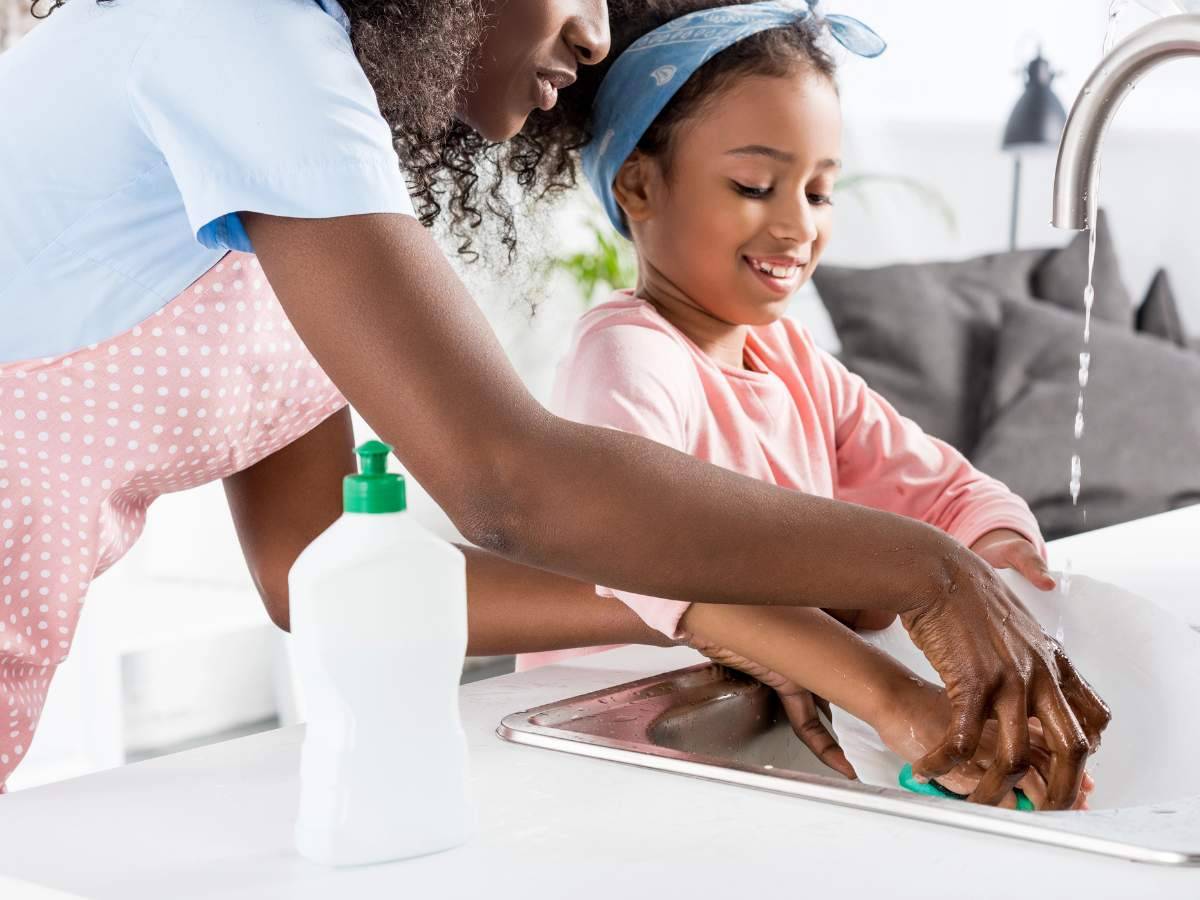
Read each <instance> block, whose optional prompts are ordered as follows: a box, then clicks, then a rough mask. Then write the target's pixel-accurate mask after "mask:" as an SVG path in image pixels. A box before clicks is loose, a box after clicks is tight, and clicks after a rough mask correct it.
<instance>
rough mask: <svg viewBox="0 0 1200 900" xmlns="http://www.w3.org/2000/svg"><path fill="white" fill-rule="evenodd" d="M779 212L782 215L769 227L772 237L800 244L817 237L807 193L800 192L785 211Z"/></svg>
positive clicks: (814, 217)
mask: <svg viewBox="0 0 1200 900" xmlns="http://www.w3.org/2000/svg"><path fill="white" fill-rule="evenodd" d="M781 212H783V213H784V215H782V216H780V217H779V218H778V219H777V220H776V222H775V224H773V225H772V226H771V227H770V229H769V231H770V232H771V236H772V237H773V238H776V239H777V240H781V241H792V242H794V243H797V244H801V245H807V244H811V243H812V242H813V241H815V240H816V239H817V220H816V216H814V215H813V208H812V204H811V203H810V202H809V201H808V195H807V194H802V195H801V196H800V197H798V198H797V199H796V200H795V201H794V202H791V203H789V204H788V209H787V210H786V211H783V210H781Z"/></svg>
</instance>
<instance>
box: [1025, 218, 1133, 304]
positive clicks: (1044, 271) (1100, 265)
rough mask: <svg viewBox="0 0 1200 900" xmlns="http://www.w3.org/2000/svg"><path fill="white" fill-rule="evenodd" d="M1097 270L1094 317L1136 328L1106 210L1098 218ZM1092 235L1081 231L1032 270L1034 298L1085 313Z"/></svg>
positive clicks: (1094, 279)
mask: <svg viewBox="0 0 1200 900" xmlns="http://www.w3.org/2000/svg"><path fill="white" fill-rule="evenodd" d="M1096 219H1097V221H1098V223H1099V230H1098V231H1097V232H1096V267H1095V270H1094V272H1093V275H1092V289H1093V290H1094V291H1095V300H1094V302H1093V305H1092V317H1093V318H1094V319H1098V320H1100V321H1102V322H1112V323H1114V324H1116V325H1124V326H1125V327H1126V328H1132V327H1133V298H1132V296H1131V295H1130V293H1129V289H1128V288H1126V287H1125V282H1124V281H1122V279H1121V267H1120V265H1118V263H1117V251H1116V248H1115V246H1114V245H1113V239H1112V232H1111V231H1110V230H1109V225H1108V216H1107V215H1106V214H1105V212H1104V210H1100V214H1099V215H1098V216H1097V217H1096ZM1088 235H1089V233H1088V232H1086V231H1081V232H1079V234H1077V235H1076V236H1075V238H1074V239H1073V240H1072V241H1071V242H1070V243H1069V244H1067V246H1065V247H1063V248H1062V249H1061V250H1055V251H1053V252H1052V253H1049V254H1047V255H1046V257H1045V259H1044V260H1042V262H1041V263H1040V264H1039V265H1038V266H1037V267H1036V268H1035V269H1034V270H1033V277H1032V288H1033V296H1035V297H1037V298H1038V299H1039V300H1044V301H1046V302H1048V303H1052V304H1054V305H1055V306H1058V307H1061V308H1063V309H1066V310H1074V311H1075V312H1078V313H1082V312H1083V309H1084V306H1083V291H1084V288H1085V287H1086V286H1087V272H1088V243H1089V241H1090V238H1089V236H1088Z"/></svg>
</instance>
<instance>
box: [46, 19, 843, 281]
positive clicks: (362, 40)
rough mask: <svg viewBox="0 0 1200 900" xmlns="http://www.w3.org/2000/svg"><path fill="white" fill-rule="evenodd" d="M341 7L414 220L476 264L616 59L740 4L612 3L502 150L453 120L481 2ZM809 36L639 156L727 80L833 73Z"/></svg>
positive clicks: (557, 152)
mask: <svg viewBox="0 0 1200 900" xmlns="http://www.w3.org/2000/svg"><path fill="white" fill-rule="evenodd" d="M62 2H63V0H33V2H31V4H30V5H31V7H32V8H33V10H34V13H35V15H39V17H44V16H45V15H46V14H47V10H49V11H53V10H54V9H57V8H58V7H59V6H61V5H62ZM97 2H105V3H107V2H110V0H97ZM247 2H250V0H247ZM341 5H342V8H343V9H345V11H346V14H347V15H348V16H349V17H350V22H351V29H350V39H351V42H352V44H353V45H354V51H355V54H356V55H357V57H358V60H359V62H360V63H361V65H362V67H363V70H364V71H365V72H366V75H367V78H368V79H369V80H370V82H371V85H372V86H373V87H374V89H375V94H376V96H377V97H378V100H379V108H380V111H381V112H382V113H383V116H384V118H385V119H386V120H387V121H388V123H389V124H390V125H391V127H392V134H393V136H394V140H395V144H396V152H397V153H398V154H399V156H400V163H401V165H402V166H403V168H404V170H405V172H406V174H407V177H408V182H409V189H410V192H411V194H412V199H413V203H414V205H415V206H416V208H417V213H418V215H419V216H420V218H421V221H422V222H423V223H424V224H425V225H427V226H428V225H432V224H434V222H436V221H438V220H439V219H446V220H448V221H447V224H448V228H449V231H450V234H451V235H452V236H453V237H454V238H455V239H456V240H457V241H458V242H459V252H460V253H462V254H464V255H466V256H467V257H468V258H473V257H475V256H476V255H477V254H476V252H475V250H474V248H473V246H472V233H473V232H474V231H475V230H476V229H477V228H479V227H480V226H481V225H482V224H483V222H484V214H485V213H486V214H487V215H489V216H493V217H495V223H496V226H497V229H498V232H499V235H500V238H501V240H502V242H503V244H504V246H505V248H506V249H507V251H508V255H509V258H510V259H511V258H512V257H513V255H514V253H515V250H516V246H517V232H516V216H515V214H514V208H513V199H512V194H511V192H509V191H508V190H506V181H507V180H508V179H509V178H512V179H513V180H514V181H515V185H516V187H517V188H519V189H520V192H521V194H522V197H523V199H524V200H525V201H534V200H540V199H543V198H545V197H547V196H548V195H553V194H557V193H561V192H563V191H565V190H568V189H570V188H572V187H574V186H575V184H576V182H577V162H578V153H577V151H578V150H579V149H580V148H581V147H582V146H583V145H584V144H585V143H586V142H587V140H588V139H589V134H588V118H589V116H590V113H591V108H592V101H593V100H594V99H595V96H596V91H597V90H598V89H599V87H600V82H601V80H602V79H603V77H604V74H605V73H606V72H607V71H608V67H609V65H610V64H611V62H612V60H614V59H616V58H617V56H619V55H620V53H621V52H622V51H624V50H625V49H626V48H627V47H628V46H629V45H630V44H632V43H633V42H634V41H635V40H637V39H638V38H639V37H641V36H642V35H643V34H645V33H646V32H648V31H652V30H653V29H655V28H657V27H658V26H660V25H663V24H665V23H666V22H669V21H670V20H672V19H676V18H678V17H679V16H682V15H686V14H687V13H689V12H695V11H696V10H699V9H710V8H713V7H719V6H736V5H739V2H738V0H609V20H610V22H611V23H612V25H611V27H612V32H613V35H612V37H613V46H612V52H611V53H610V54H609V56H608V59H607V60H606V61H605V62H604V63H603V64H601V65H598V66H583V67H581V68H580V70H579V81H578V83H577V84H576V85H575V86H574V87H572V88H570V89H568V90H566V91H564V92H563V94H562V97H561V98H560V102H559V105H558V106H557V107H556V108H555V109H553V110H551V111H550V112H548V113H547V112H543V111H542V110H534V111H533V114H532V115H531V116H530V117H529V121H528V122H527V123H526V126H525V128H524V129H523V130H522V131H521V133H520V134H518V135H517V136H516V137H515V138H513V139H512V140H510V141H508V142H507V143H503V144H497V143H493V142H490V141H487V140H485V139H484V138H482V137H481V136H480V135H479V134H478V133H476V132H475V131H473V130H472V129H470V128H468V127H467V126H466V125H463V124H462V123H461V122H459V121H458V120H457V119H455V118H454V111H455V108H456V105H457V100H458V96H459V92H460V91H461V90H462V89H463V88H464V86H466V84H467V81H468V79H469V77H470V70H471V66H472V64H473V62H474V58H473V54H474V51H475V50H476V49H477V48H478V46H479V43H480V41H481V40H482V37H483V34H484V31H485V29H486V28H487V27H488V22H487V16H486V14H485V13H484V11H483V3H481V0H436V2H433V0H341ZM816 40H817V33H816V29H814V28H813V27H812V26H811V25H808V24H806V23H802V24H799V25H797V26H795V27H793V28H783V29H773V30H771V31H766V32H762V33H760V34H758V35H755V36H754V37H751V38H748V39H746V40H745V41H742V42H741V43H739V44H737V45H735V46H734V47H731V48H729V49H728V50H726V51H725V52H724V53H722V54H720V55H719V56H717V57H716V58H715V59H713V60H711V61H710V62H709V63H708V64H707V65H705V66H704V67H703V68H701V69H700V70H699V71H698V72H696V74H695V75H693V76H692V78H691V79H690V80H689V81H688V82H687V84H685V85H684V87H683V88H682V89H681V90H680V91H679V93H678V94H676V95H675V98H674V99H673V100H672V102H671V104H670V105H669V106H668V107H667V109H666V110H665V111H664V112H663V114H662V115H661V116H659V119H658V121H657V122H656V123H655V125H654V127H652V128H651V129H650V131H649V132H648V133H647V134H646V136H645V138H643V141H642V145H643V149H645V150H646V151H647V152H650V153H656V152H662V151H664V150H666V149H667V148H668V146H669V139H670V135H671V133H672V131H673V129H674V128H675V126H676V125H678V123H679V122H680V121H682V120H683V119H685V118H687V117H688V116H690V115H693V114H695V112H696V111H697V110H698V108H699V104H700V103H701V102H702V101H703V100H704V98H706V97H710V96H711V95H712V93H713V92H714V91H715V90H716V89H717V88H718V87H719V83H720V82H721V81H722V80H724V79H726V78H730V77H732V76H734V75H741V74H750V73H753V74H776V75H783V74H787V73H788V72H790V71H793V70H794V68H795V67H796V65H797V64H808V65H810V66H811V67H812V68H813V69H815V70H816V71H818V72H821V73H822V74H825V75H827V76H830V77H832V75H833V71H834V63H833V60H832V58H831V57H829V55H828V54H827V53H825V51H823V50H822V49H820V48H819V47H818V46H817V42H816ZM397 48H402V50H403V52H397Z"/></svg>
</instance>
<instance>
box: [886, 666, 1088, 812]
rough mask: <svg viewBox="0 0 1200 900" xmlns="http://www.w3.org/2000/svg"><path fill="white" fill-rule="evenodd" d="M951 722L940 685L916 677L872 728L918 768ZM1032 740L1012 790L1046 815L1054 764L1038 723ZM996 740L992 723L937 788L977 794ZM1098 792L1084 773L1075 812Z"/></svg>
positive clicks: (1009, 804) (899, 688)
mask: <svg viewBox="0 0 1200 900" xmlns="http://www.w3.org/2000/svg"><path fill="white" fill-rule="evenodd" d="M949 720H950V704H949V702H948V700H947V698H946V694H945V692H944V691H943V690H941V689H940V688H938V687H937V686H936V685H933V684H929V683H928V682H926V681H923V680H921V679H919V678H917V677H915V676H912V677H910V678H907V679H905V680H904V682H903V684H897V685H895V687H894V690H893V692H892V699H891V702H889V703H887V704H884V705H882V706H881V707H880V709H879V714H878V715H877V716H876V717H875V721H873V722H871V725H872V726H873V727H874V728H875V730H876V731H877V732H879V736H880V737H881V738H882V739H883V742H884V743H885V744H887V746H888V748H889V749H890V750H891V751H892V752H893V753H895V754H896V755H897V756H900V757H901V758H902V759H905V760H907V761H908V762H915V761H916V760H918V759H920V758H921V757H923V756H925V755H926V753H927V752H928V749H929V747H931V746H932V745H933V744H934V743H936V742H937V741H938V740H939V739H940V738H941V736H942V735H943V734H944V733H945V730H946V725H947V723H948V722H949ZM1029 738H1030V759H1031V765H1030V767H1029V770H1028V771H1027V772H1026V773H1025V774H1024V776H1022V778H1021V779H1020V780H1019V781H1017V782H1016V784H1015V785H1013V787H1017V788H1020V789H1021V790H1022V791H1024V792H1025V795H1026V796H1027V797H1028V798H1029V799H1030V800H1031V801H1032V802H1033V805H1034V807H1035V808H1036V809H1046V808H1048V793H1047V779H1048V778H1049V777H1051V772H1052V770H1053V765H1054V763H1053V757H1052V755H1051V753H1050V751H1049V748H1048V746H1047V743H1046V737H1045V734H1044V732H1043V730H1042V727H1041V725H1040V724H1039V723H1038V722H1037V720H1030V722H1029ZM998 739H999V729H998V728H997V726H996V723H995V722H994V721H991V722H988V723H987V725H986V726H985V727H984V729H983V733H982V735H981V737H980V741H979V749H978V751H977V752H976V754H975V757H974V758H973V759H972V760H971V761H970V762H967V763H961V764H959V765H957V766H955V767H954V768H953V769H951V770H950V771H949V772H947V773H946V774H944V775H941V776H939V777H938V779H937V781H938V783H939V784H941V785H942V786H943V787H945V788H948V789H949V790H951V791H954V792H955V793H957V794H967V795H970V794H973V793H974V791H975V790H976V788H977V787H978V785H979V783H980V782H981V781H982V780H983V779H984V778H985V777H986V775H987V771H988V769H989V768H990V767H991V766H993V765H994V764H995V762H996V759H997V751H998V744H997V741H998ZM1094 788H1095V782H1094V781H1093V780H1092V778H1091V776H1090V775H1089V774H1087V773H1086V772H1084V774H1083V778H1082V782H1081V785H1080V791H1079V796H1078V798H1077V799H1076V800H1075V802H1074V803H1073V804H1072V806H1071V808H1072V809H1087V808H1088V806H1087V797H1088V795H1089V794H1090V793H1091V792H1092V790H1093V789H1094ZM1016 802H1017V799H1016V794H1015V793H1014V792H1013V790H1012V789H1011V788H1010V789H1009V790H1008V791H1007V793H1006V794H1005V795H1004V796H1003V797H1002V799H1001V800H1000V802H999V804H998V805H999V806H1002V807H1005V808H1008V809H1013V808H1015V807H1016Z"/></svg>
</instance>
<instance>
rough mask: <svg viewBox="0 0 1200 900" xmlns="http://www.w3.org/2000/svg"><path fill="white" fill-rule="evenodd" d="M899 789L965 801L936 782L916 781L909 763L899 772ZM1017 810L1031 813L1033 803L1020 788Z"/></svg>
mask: <svg viewBox="0 0 1200 900" xmlns="http://www.w3.org/2000/svg"><path fill="white" fill-rule="evenodd" d="M900 787H902V788H904V789H905V790H906V791H912V792H913V793H914V794H924V795H925V796H926V797H949V798H950V799H951V800H966V799H967V798H966V795H965V794H956V793H954V791H952V790H949V789H948V788H944V787H942V786H941V785H940V784H938V783H937V782H936V781H927V782H920V781H917V776H916V775H914V774H913V768H912V765H910V764H909V763H905V764H904V768H903V769H901V770H900ZM1017 809H1020V810H1025V811H1026V812H1032V811H1033V801H1032V800H1030V799H1029V798H1028V797H1026V796H1025V792H1024V791H1022V790H1021V789H1020V788H1018V789H1017Z"/></svg>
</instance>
